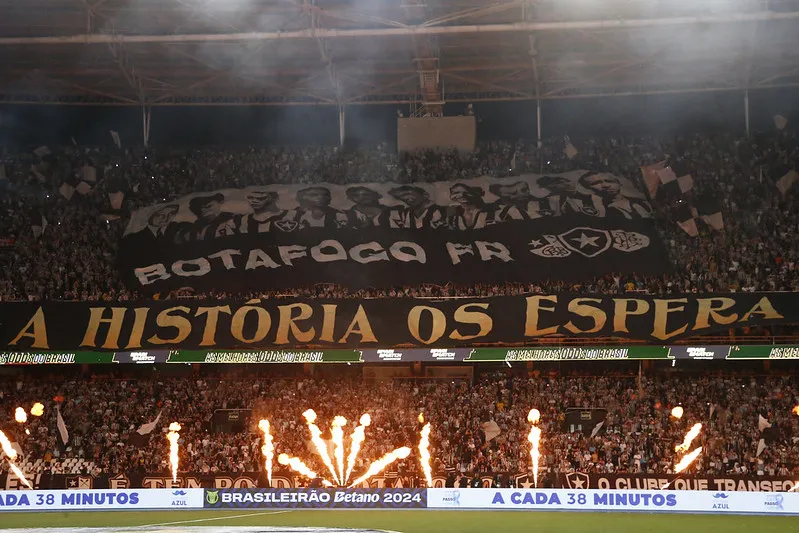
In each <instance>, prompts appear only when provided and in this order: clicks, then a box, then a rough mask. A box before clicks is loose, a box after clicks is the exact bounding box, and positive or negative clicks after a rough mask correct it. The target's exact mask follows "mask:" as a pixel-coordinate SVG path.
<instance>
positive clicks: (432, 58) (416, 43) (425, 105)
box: [403, 0, 444, 116]
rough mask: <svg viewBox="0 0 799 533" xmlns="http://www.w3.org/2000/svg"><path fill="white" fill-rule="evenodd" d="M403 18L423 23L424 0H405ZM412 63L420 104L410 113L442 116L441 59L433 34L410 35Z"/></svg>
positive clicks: (424, 15) (424, 12)
mask: <svg viewBox="0 0 799 533" xmlns="http://www.w3.org/2000/svg"><path fill="white" fill-rule="evenodd" d="M405 2H406V3H405V4H403V7H404V8H405V19H406V20H407V21H408V23H409V24H422V25H425V24H427V22H425V18H426V8H425V4H424V0H405ZM411 39H412V40H413V52H414V63H415V66H416V74H417V75H418V77H419V88H420V89H421V92H422V105H421V107H419V108H417V109H412V110H411V115H412V116H413V115H416V116H418V115H425V116H442V115H443V114H444V103H443V98H442V94H441V70H440V66H441V60H440V53H439V48H438V42H437V39H436V36H434V35H412V36H411Z"/></svg>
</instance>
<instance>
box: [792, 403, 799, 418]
mask: <svg viewBox="0 0 799 533" xmlns="http://www.w3.org/2000/svg"><path fill="white" fill-rule="evenodd" d="M791 412H792V413H793V414H795V415H796V416H799V405H797V406H796V407H794V408H793V409H791Z"/></svg>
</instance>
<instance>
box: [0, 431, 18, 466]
mask: <svg viewBox="0 0 799 533" xmlns="http://www.w3.org/2000/svg"><path fill="white" fill-rule="evenodd" d="M0 445H2V447H3V451H4V452H5V453H6V457H8V460H9V461H16V460H17V450H15V449H14V448H12V447H11V441H10V440H8V437H6V434H5V433H3V432H2V431H0Z"/></svg>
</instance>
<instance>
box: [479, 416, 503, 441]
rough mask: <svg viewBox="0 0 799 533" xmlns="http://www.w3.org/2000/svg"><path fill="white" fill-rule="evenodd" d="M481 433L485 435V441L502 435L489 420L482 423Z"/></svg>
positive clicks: (495, 424) (497, 426)
mask: <svg viewBox="0 0 799 533" xmlns="http://www.w3.org/2000/svg"><path fill="white" fill-rule="evenodd" d="M483 433H485V435H486V440H487V441H489V440H494V439H495V438H497V437H498V436H499V434H500V433H502V430H501V429H499V425H498V424H497V423H496V422H495V421H493V420H491V421H489V422H485V423H483Z"/></svg>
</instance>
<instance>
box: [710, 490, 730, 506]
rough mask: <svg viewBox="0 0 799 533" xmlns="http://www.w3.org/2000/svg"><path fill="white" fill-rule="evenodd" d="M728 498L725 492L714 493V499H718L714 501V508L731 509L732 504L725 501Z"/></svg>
mask: <svg viewBox="0 0 799 533" xmlns="http://www.w3.org/2000/svg"><path fill="white" fill-rule="evenodd" d="M727 498H729V496H727V495H726V494H724V493H723V492H717V493H716V494H714V495H713V499H714V500H716V501H715V502H713V507H712V509H716V510H722V511H729V510H730V504H729V503H727V502H726V501H724V500H726V499H727Z"/></svg>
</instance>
